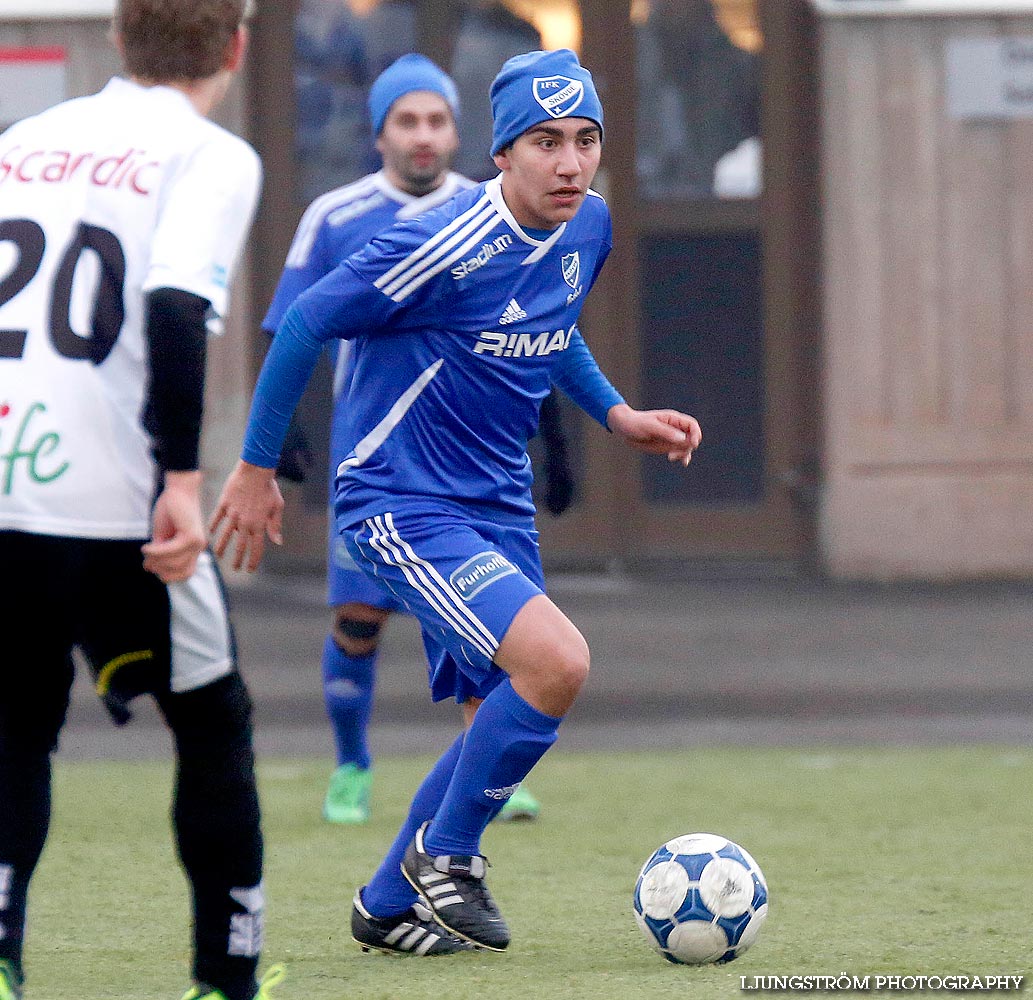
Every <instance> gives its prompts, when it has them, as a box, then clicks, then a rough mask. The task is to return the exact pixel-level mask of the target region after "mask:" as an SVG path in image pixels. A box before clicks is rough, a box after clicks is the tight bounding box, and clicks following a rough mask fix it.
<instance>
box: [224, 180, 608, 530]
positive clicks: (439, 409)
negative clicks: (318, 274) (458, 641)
mask: <svg viewBox="0 0 1033 1000" xmlns="http://www.w3.org/2000/svg"><path fill="white" fill-rule="evenodd" d="M610 244H611V226H610V217H609V212H608V210H607V208H606V204H605V202H604V201H603V199H602V198H600V197H599V196H598V195H595V194H594V193H592V194H590V196H589V197H587V198H586V199H585V201H584V203H583V205H582V206H581V208H580V210H579V211H578V213H577V215H576V216H575V217H574V218H573V219H572V220H571V221H570V222H567V223H565V224H563V225H561V226H560V227H559V228H557V229H556V230H554V231H552V232H551V233H549V234H546V235H545V238H538V237H537V236H536V235H534V234H531V233H528V232H527V231H525V230H524V229H523V228H521V226H520V225H519V224H518V223H517V221H516V220H515V219H514V218H513V215H512V213H511V212H510V211H509V208H508V207H507V206H506V204H505V201H504V200H503V197H502V191H501V183H500V179H499V178H494V179H492V180H490V181H487V182H485V183H484V184H481V185H479V186H478V187H476V188H474V189H472V190H470V191H465V192H462V193H460V194H459V195H457V196H456V197H455V198H453V199H452V200H451V201H449V202H448V203H446V204H445V205H443V206H441V207H439V208H437V209H434V210H432V211H430V212H428V213H426V214H424V215H421V216H420V217H418V218H416V219H413V220H410V221H406V222H401V223H399V224H397V225H396V226H394V227H392V228H391V229H389V230H388V231H386V232H385V233H383V234H382V235H381V236H379V237H377V238H375V239H374V240H373V241H372V242H371V243H370V244H369V245H368V246H366V247H365V248H364V249H363V250H362V251H360V252H359V253H357V254H355V255H353V256H352V257H350V258H349V259H348V260H347V261H346V262H345V263H344V264H342V265H341V266H340V267H338V268H337V269H336V270H335V271H334V272H332V273H331V274H329V275H327V276H326V277H325V278H324V279H322V280H321V281H319V282H318V283H317V284H316V285H314V286H313V287H312V288H310V289H309V290H308V291H307V292H305V293H304V294H303V295H302V296H300V298H299V299H298V300H297V302H296V303H295V305H294V307H293V308H292V309H291V310H290V311H289V312H288V314H287V316H286V318H285V320H284V322H283V324H282V325H281V327H280V330H279V332H278V333H277V336H276V338H275V340H274V343H273V347H272V349H271V350H270V354H269V357H268V359H267V362H266V366H265V368H264V369H263V372H262V376H261V378H260V380H259V385H258V388H257V390H256V394H255V401H254V405H253V407H252V414H251V420H250V421H249V425H248V431H247V435H246V437H245V447H244V453H243V457H244V459H245V460H246V461H248V462H252V463H254V464H256V465H263V466H266V467H269V466H271V465H274V464H275V461H276V457H277V455H278V451H279V445H280V442H281V441H282V434H283V429H284V428H285V426H286V420H287V418H288V417H289V415H290V412H291V410H292V409H293V405H294V404H295V403H296V401H297V398H298V396H300V393H301V388H303V385H304V382H305V381H307V378H308V375H309V373H310V372H311V369H312V366H313V365H314V363H315V357H316V356H318V352H319V350H320V347H321V345H322V344H323V343H325V342H327V341H329V340H330V339H332V338H335V337H336V338H341V339H345V340H352V341H354V344H353V354H354V364H355V377H354V379H353V381H352V385H351V387H350V388H349V392H348V396H347V400H346V405H347V407H348V411H349V420H348V427H349V432H350V441H349V442H348V451H347V454H346V456H345V458H344V460H343V461H342V462H341V465H340V467H339V470H338V478H337V510H338V515H339V517H340V518H341V520H342V523H344V524H350V523H355V522H357V521H359V520H361V519H363V518H365V517H368V516H371V515H372V514H375V513H378V512H380V511H382V510H384V509H386V508H388V507H391V508H394V509H398V508H399V507H400V506H401V505H402V504H404V503H405V502H406V501H407V500H411V501H413V502H415V503H418V504H426V503H427V502H433V501H440V502H442V503H444V504H446V505H447V504H450V503H459V504H463V505H470V506H472V507H474V508H476V509H478V510H479V511H482V512H484V513H487V514H489V515H490V516H493V517H496V518H500V519H504V520H512V521H523V520H525V519H527V518H529V517H531V516H533V514H534V505H533V503H532V501H531V493H530V487H531V478H532V475H531V465H530V461H529V459H528V457H527V442H528V440H529V439H530V438H531V437H532V436H533V435H534V433H535V431H536V429H537V425H538V409H539V405H540V403H541V400H542V399H543V397H544V396H545V395H547V394H548V392H549V388H550V384H551V383H553V382H554V383H555V384H556V385H558V386H559V387H560V388H561V389H563V390H564V391H565V392H567V394H568V395H570V396H571V397H572V398H573V399H574V400H575V402H577V403H578V404H579V405H581V406H582V407H583V408H584V409H586V410H587V411H588V412H589V413H590V414H591V415H593V416H594V417H595V418H596V419H597V420H599V421H600V422H601V423H603V424H604V425H605V420H606V414H607V411H608V410H609V409H610V407H612V406H614V405H616V404H617V403H620V402H622V399H621V397H620V395H619V394H618V393H617V392H616V391H615V390H614V389H613V387H612V386H611V385H610V384H609V382H607V381H606V379H605V377H604V376H603V375H602V373H601V372H600V371H599V369H598V366H597V365H596V363H595V360H594V358H592V355H591V353H590V352H589V351H588V348H587V346H586V345H585V342H584V340H583V339H582V337H581V334H580V332H579V331H578V329H577V319H578V315H579V313H580V311H581V306H582V303H583V301H584V297H585V295H586V294H587V293H588V291H589V290H590V289H591V287H592V285H593V283H594V282H595V280H596V277H597V276H598V274H599V270H600V268H601V267H602V265H603V263H604V261H605V259H606V256H607V254H608V253H609V250H610Z"/></svg>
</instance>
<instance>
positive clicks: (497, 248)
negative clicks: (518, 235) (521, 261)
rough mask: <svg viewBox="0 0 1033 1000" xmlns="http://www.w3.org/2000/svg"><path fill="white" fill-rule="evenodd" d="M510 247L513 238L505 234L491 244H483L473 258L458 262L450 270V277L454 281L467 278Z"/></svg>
mask: <svg viewBox="0 0 1033 1000" xmlns="http://www.w3.org/2000/svg"><path fill="white" fill-rule="evenodd" d="M512 245H513V237H512V236H510V235H508V234H505V233H504V234H503V235H502V236H500V237H499V238H498V239H496V240H493V241H492V242H491V243H485V244H484V245H483V246H482V247H481V249H480V250H479V251H478V252H477V255H476V256H475V257H468V258H467V259H466V260H464V261H460V262H459V263H458V264H456V266H455V267H453V268H452V277H453V278H454V279H455V280H456V281H458V280H459V279H460V278H465V277H467V275H469V274H472V273H473V272H474V271H476V270H478V269H479V268H482V267H484V265H485V264H487V263H488V262H489V261H490V260H491V259H492V257H497V256H498V255H499V254H500V253H502V252H503V251H504V250H505V249H506V248H507V247H511V246H512Z"/></svg>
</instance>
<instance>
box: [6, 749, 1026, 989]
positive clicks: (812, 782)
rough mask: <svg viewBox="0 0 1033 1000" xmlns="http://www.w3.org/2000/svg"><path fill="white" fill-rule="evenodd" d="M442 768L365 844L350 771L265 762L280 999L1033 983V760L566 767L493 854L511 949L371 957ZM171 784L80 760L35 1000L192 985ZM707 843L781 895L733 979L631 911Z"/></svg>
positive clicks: (45, 899) (391, 762)
mask: <svg viewBox="0 0 1033 1000" xmlns="http://www.w3.org/2000/svg"><path fill="white" fill-rule="evenodd" d="M429 764H430V759H429V758H421V759H412V758H405V759H402V758H385V759H382V760H380V761H378V764H377V773H376V781H375V786H374V809H375V816H374V820H373V822H371V823H370V824H369V825H368V826H366V827H361V828H344V827H332V826H330V825H328V824H326V823H324V822H323V821H322V819H321V818H320V805H321V801H322V795H323V791H324V787H325V781H326V778H327V776H328V773H329V767H330V765H329V763H328V762H322V761H320V762H316V761H311V760H277V759H268V758H267V759H265V760H264V761H263V763H262V765H261V769H260V778H261V786H262V797H263V805H264V811H265V832H266V840H267V875H266V888H267V896H268V921H267V947H266V958H265V959H264V961H263V966H264V965H266V964H268V963H270V962H274V961H280V962H285V963H286V964H287V967H288V971H289V977H288V979H287V981H286V982H285V983H284V984H283V985H282V986H281V987H280V988H279V989H278V990H277V992H276V994H275V996H276V1000H280V998H281V997H282V998H283V1000H346V998H360V1000H423V998H426V1000H442V998H448V1000H475V998H476V1000H482V998H490V1000H532V998H534V1000H538V998H544V1000H568V998H569V1000H573V998H579V1000H580V998H586V1000H587V998H626V997H627V998H639V997H642V998H654V997H655V998H668V997H670V998H679V1000H696V998H699V1000H713V998H721V997H746V996H750V995H770V994H754V993H752V992H751V991H746V992H743V991H742V989H741V982H740V977H741V976H745V977H747V984H748V985H749V984H751V983H753V982H754V979H753V977H755V976H788V975H821V976H839V975H841V974H848V975H852V976H859V977H860V976H865V975H868V976H871V977H872V980H871V983H870V984H874V977H875V976H876V975H878V974H895V975H930V976H946V975H955V974H964V975H991V974H992V975H999V974H1012V975H1023V974H1028V973H1029V972H1031V971H1033V962H1031V958H1030V956H1031V951H1033V945H1031V940H1033V938H1031V935H1030V926H1029V900H1030V890H1031V888H1033V851H1031V850H1030V846H1029V845H1030V831H1031V830H1033V795H1031V794H1030V793H1031V789H1033V750H1029V749H1024V748H1023V749H1010V748H985V747H982V748H971V749H970V748H954V749H915V750H908V749H874V750H873V749H827V750H822V749H819V750H792V749H788V750H767V749H761V750H753V749H750V750H731V749H726V750H700V751H679V752H672V753H612V754H610V753H606V754H603V753H599V754H569V753H568V754H564V753H560V752H556V753H552V754H550V755H549V756H548V757H547V758H546V759H545V760H544V761H543V762H542V764H541V765H539V767H538V768H537V769H536V771H535V772H534V774H533V775H532V776H531V779H530V780H529V783H528V784H529V787H530V788H532V790H533V791H534V792H535V794H536V795H538V797H539V798H540V799H541V800H542V803H543V813H542V818H541V820H540V821H539V822H538V823H535V824H526V825H510V826H505V825H499V824H495V825H493V826H492V827H491V828H490V829H489V831H488V833H487V835H486V836H485V839H484V844H483V847H484V850H485V853H486V854H487V855H488V856H489V857H490V859H491V861H492V864H493V866H494V867H493V868H492V870H491V872H490V873H489V884H490V886H491V888H492V890H493V893H494V894H495V897H496V899H497V900H498V902H499V905H500V907H501V909H502V911H503V913H504V914H505V916H506V918H507V920H508V922H509V924H510V928H511V930H512V933H513V943H512V945H511V946H510V949H509V951H508V952H506V953H505V954H501V955H496V954H485V953H473V954H466V955H461V956H456V957H453V958H445V959H414V958H404V959H397V958H391V957H387V956H382V955H364V954H362V953H361V952H360V951H359V950H358V948H357V947H356V946H355V945H354V943H353V942H352V941H351V939H350V934H349V930H348V917H349V912H350V906H351V897H352V893H353V892H354V890H355V887H356V886H357V885H359V884H362V883H363V882H364V881H365V880H366V879H367V878H368V876H369V874H370V873H371V871H372V870H373V868H374V867H375V865H376V863H377V861H378V860H379V857H380V854H381V853H382V851H383V849H384V848H385V847H386V845H387V843H388V842H389V840H390V838H391V837H392V836H393V834H394V832H395V829H396V828H397V825H398V823H399V821H400V819H401V817H402V815H403V812H404V810H405V808H406V805H407V802H408V798H409V796H410V795H411V792H412V790H413V789H414V788H415V785H416V784H417V782H418V781H419V779H420V777H421V776H422V774H423V772H424V771H425V770H426V768H427V767H428V766H429ZM170 781H171V770H170V767H169V766H167V765H164V764H158V763H149V762H133V763H62V762H61V761H60V760H59V761H58V764H57V766H56V769H55V815H54V823H53V826H52V830H51V837H50V841H49V844H48V848H47V851H46V853H45V855H44V858H43V862H42V865H41V867H40V869H39V871H38V873H37V877H36V881H35V883H34V892H33V895H32V898H31V909H30V929H29V933H30V936H29V944H28V949H27V955H26V960H27V961H26V964H27V972H28V976H29V979H28V983H27V991H26V1000H116V998H117V1000H128V998H133V1000H141V998H146V1000H151V998H153V1000H166V998H167V1000H179V998H180V996H181V995H182V992H183V991H184V990H185V989H186V988H187V986H188V985H189V980H188V975H187V960H188V951H187V924H188V919H189V915H188V910H187V896H186V889H185V883H184V881H183V878H182V875H181V873H180V870H179V868H178V865H177V862H176V861H175V855H174V852H173V848H172V843H171V836H170V833H169V829H168V823H167V814H168V796H169V786H170ZM696 831H705V832H713V833H720V834H723V835H725V836H727V837H729V838H731V839H733V840H735V841H737V842H739V843H741V844H742V845H743V846H744V847H746V848H747V850H749V851H750V852H751V853H752V854H753V856H754V857H755V858H756V860H757V861H758V863H759V864H760V865H761V867H762V868H763V870H764V873H765V875H766V876H767V880H768V884H769V888H770V893H771V909H770V914H769V917H768V921H767V923H766V925H765V926H764V928H763V930H762V932H761V935H760V939H759V940H758V942H757V944H756V945H755V946H754V947H753V948H752V949H751V950H750V951H749V952H748V953H747V954H746V955H744V956H743V957H742V958H740V959H739V960H738V961H736V962H734V963H731V964H729V965H725V966H712V967H706V968H687V967H677V966H673V965H670V964H668V963H666V962H664V961H663V960H662V959H661V958H660V957H659V956H658V955H656V954H655V953H654V952H652V951H651V950H650V949H649V948H648V946H647V945H646V943H645V941H644V940H643V938H642V936H641V934H640V932H639V930H638V928H637V926H636V925H635V921H634V919H633V917H632V914H631V894H632V889H633V886H634V883H635V878H636V876H637V874H638V870H639V868H640V867H641V865H642V863H643V862H644V861H645V859H646V858H647V857H648V856H649V855H650V854H651V853H652V851H653V850H654V849H655V848H656V847H658V846H659V845H660V844H661V843H663V842H664V841H665V840H667V839H669V838H671V837H674V836H677V835H679V834H684V833H691V832H696ZM873 992H874V991H873Z"/></svg>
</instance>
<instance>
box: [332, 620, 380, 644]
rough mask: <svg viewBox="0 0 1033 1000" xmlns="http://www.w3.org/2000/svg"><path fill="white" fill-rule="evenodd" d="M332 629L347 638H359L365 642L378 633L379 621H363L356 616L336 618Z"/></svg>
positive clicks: (374, 637) (375, 636)
mask: <svg viewBox="0 0 1033 1000" xmlns="http://www.w3.org/2000/svg"><path fill="white" fill-rule="evenodd" d="M334 629H335V630H336V631H338V632H340V633H341V634H342V635H345V636H347V637H348V638H349V639H360V640H362V641H364V642H367V641H369V640H370V639H376V638H377V636H378V635H380V622H365V621H361V620H360V619H358V618H337V619H335V621H334Z"/></svg>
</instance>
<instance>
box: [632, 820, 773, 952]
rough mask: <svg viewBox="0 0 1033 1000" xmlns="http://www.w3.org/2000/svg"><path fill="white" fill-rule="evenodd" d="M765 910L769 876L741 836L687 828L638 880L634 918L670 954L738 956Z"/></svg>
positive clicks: (757, 929) (750, 941) (651, 940)
mask: <svg viewBox="0 0 1033 1000" xmlns="http://www.w3.org/2000/svg"><path fill="white" fill-rule="evenodd" d="M767 915H768V884H767V882H766V881H765V879H764V874H763V872H761V870H760V866H759V865H758V864H757V862H756V861H754V860H753V858H752V857H750V855H749V854H748V853H747V852H746V851H745V850H744V849H743V848H741V847H740V846H739V845H738V844H735V843H733V842H732V841H730V840H727V839H726V838H724V837H719V836H717V834H713V833H690V834H688V835H686V836H684V837H676V838H675V839H674V840H669V841H668V842H667V843H666V844H664V845H663V847H660V848H658V849H657V850H656V851H654V852H653V854H652V856H651V857H650V858H649V860H648V861H647V862H646V863H645V864H644V865H643V866H642V871H640V872H639V875H638V881H637V882H636V883H635V920H636V921H637V922H638V926H639V928H640V929H641V931H642V933H643V934H644V935H645V938H646V940H647V941H648V942H649V944H650V945H652V947H653V948H655V949H656V950H657V951H658V952H660V954H661V955H663V957H664V958H666V959H667V961H668V962H675V963H677V964H680V965H708V964H710V963H711V962H730V961H732V959H734V958H738V957H739V956H740V955H741V954H742V953H743V952H744V951H746V949H747V948H749V947H750V945H752V944H753V942H754V941H756V940H757V935H758V934H759V933H760V928H761V926H762V925H763V923H764V920H765V919H766V918H767Z"/></svg>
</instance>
